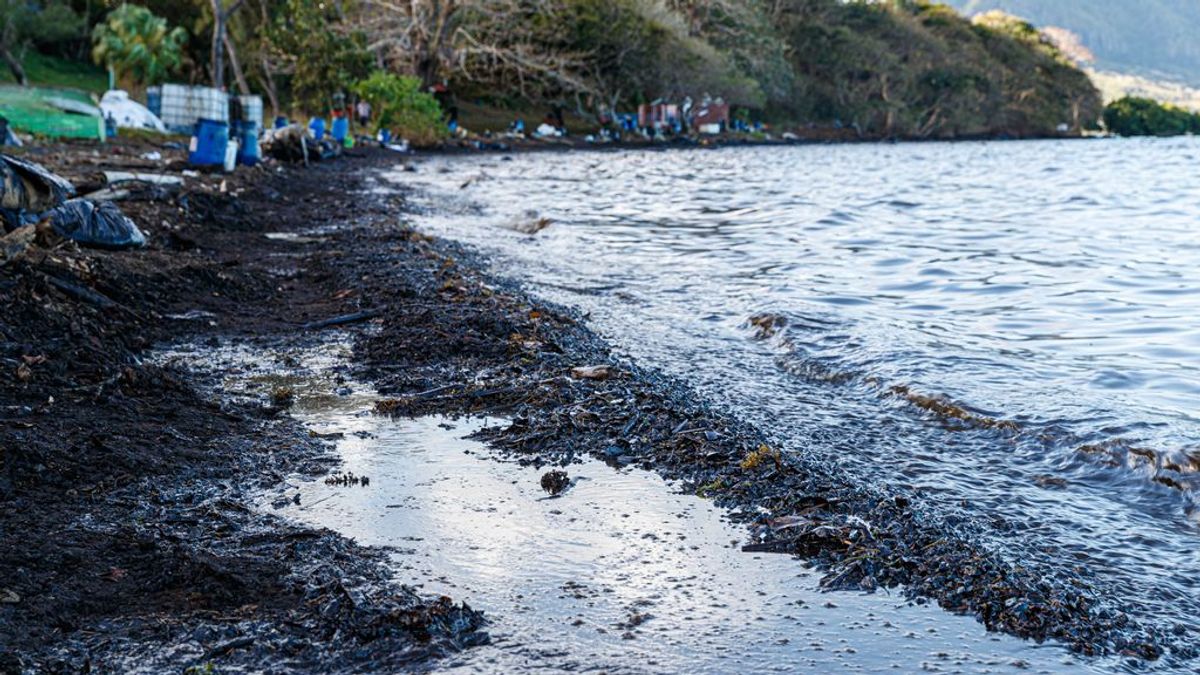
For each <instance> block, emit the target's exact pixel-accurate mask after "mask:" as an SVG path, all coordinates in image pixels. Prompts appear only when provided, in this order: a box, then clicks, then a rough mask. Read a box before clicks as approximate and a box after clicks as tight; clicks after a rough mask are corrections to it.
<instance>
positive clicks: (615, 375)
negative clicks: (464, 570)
mask: <svg viewBox="0 0 1200 675" xmlns="http://www.w3.org/2000/svg"><path fill="white" fill-rule="evenodd" d="M409 239H410V243H409V246H410V247H412V248H413V249H415V250H417V251H420V255H421V256H422V257H424V258H432V259H433V260H434V261H435V264H431V265H430V266H429V269H430V273H431V274H433V275H435V277H436V278H437V280H438V281H437V283H436V284H432V285H428V286H425V287H421V288H416V289H412V291H411V292H413V293H414V294H416V295H418V296H428V295H429V294H430V293H431V292H436V293H438V294H440V295H441V296H442V297H443V298H444V299H449V300H450V303H444V302H443V303H434V304H428V305H425V306H418V307H416V308H412V309H409V308H405V307H400V308H398V311H389V312H387V313H386V314H385V315H384V318H383V320H382V328H381V330H380V331H379V332H378V333H376V334H373V335H372V336H370V337H367V338H363V339H361V340H360V343H359V344H360V347H359V349H360V353H361V357H360V358H359V361H360V362H361V363H362V364H363V371H362V375H361V376H363V377H369V378H372V379H373V380H375V382H376V386H377V388H378V389H379V390H380V391H381V392H384V393H385V394H387V395H389V398H387V399H385V400H383V401H381V402H380V403H379V405H378V406H377V411H378V412H380V413H382V414H392V415H400V416H410V415H422V414H429V413H433V412H440V413H445V412H447V411H451V412H458V413H473V414H481V413H482V414H503V415H504V416H506V417H509V418H511V419H513V420H514V421H513V424H512V425H511V426H510V427H508V428H505V429H502V430H496V429H491V430H485V431H484V432H482V433H481V437H482V438H483V439H484V440H487V441H488V442H490V443H491V444H492V445H493V446H494V447H497V448H499V449H502V450H505V451H508V452H511V453H512V454H513V455H515V456H517V457H519V458H520V459H521V460H522V461H524V462H528V463H532V464H536V465H539V466H541V465H547V466H550V465H560V466H569V465H570V463H571V462H572V461H573V460H574V459H576V458H578V457H580V456H582V455H585V454H586V455H591V456H593V457H597V458H600V459H604V460H606V461H609V462H610V463H613V464H615V465H618V466H620V465H628V464H636V465H638V466H640V467H642V468H645V469H647V470H652V471H656V472H658V473H659V474H660V475H663V476H664V477H666V478H668V479H672V480H678V481H680V482H682V483H683V484H684V485H685V486H686V489H689V490H690V491H693V492H695V493H696V494H698V495H701V496H704V497H707V498H711V499H713V500H714V501H715V502H716V503H717V504H718V505H720V506H723V507H725V508H728V509H730V510H731V511H732V512H733V513H734V515H735V517H736V518H737V519H739V520H741V521H743V522H745V523H746V524H747V525H748V526H749V527H750V528H751V530H752V531H753V532H754V534H755V537H754V540H753V541H752V542H751V543H750V544H749V545H747V547H746V550H748V551H756V552H762V551H772V552H780V553H789V554H796V555H799V556H801V557H803V558H806V559H808V560H809V561H810V562H812V563H814V564H815V565H817V566H818V567H819V568H821V569H823V570H825V571H826V572H827V576H826V577H825V585H826V587H828V588H830V589H854V590H868V591H869V590H874V589H877V588H881V587H888V588H890V587H901V588H903V592H904V593H906V594H907V595H909V596H910V597H911V598H913V599H914V600H915V601H917V602H923V601H926V600H934V601H936V602H938V604H940V605H941V606H942V607H944V608H945V609H947V610H950V611H953V612H957V613H963V614H968V615H972V616H975V617H976V618H977V619H979V620H980V621H981V622H982V623H984V624H985V625H986V626H987V627H988V629H990V630H997V631H1003V632H1007V633H1010V634H1013V635H1017V636H1020V637H1024V638H1030V639H1034V640H1037V641H1043V640H1057V641H1061V642H1063V643H1065V644H1067V645H1069V646H1070V647H1071V648H1072V649H1075V650H1077V651H1079V652H1081V653H1084V654H1121V655H1128V656H1134V657H1138V658H1142V659H1157V658H1159V657H1161V656H1162V655H1163V654H1164V653H1165V652H1166V651H1170V652H1172V654H1173V655H1174V656H1177V657H1179V658H1183V659H1189V658H1193V657H1194V656H1195V652H1194V649H1193V648H1192V647H1191V646H1190V645H1189V643H1188V640H1187V639H1186V634H1187V632H1188V630H1189V629H1188V628H1187V627H1184V626H1166V627H1162V626H1146V625H1138V624H1137V623H1136V622H1135V621H1134V620H1132V619H1131V618H1130V617H1129V616H1128V615H1127V614H1125V613H1124V612H1123V611H1121V609H1120V607H1119V604H1118V600H1117V599H1115V598H1112V597H1108V596H1107V595H1106V593H1105V591H1104V590H1097V589H1096V588H1095V587H1094V586H1093V585H1092V584H1091V583H1090V581H1089V580H1088V579H1086V578H1084V577H1081V576H1080V574H1079V573H1078V572H1076V571H1073V570H1066V569H1053V570H1052V569H1034V568H1031V567H1028V566H1025V565H1023V564H1021V563H1020V562H1019V561H1018V562H1014V561H1008V560H1005V558H1004V556H1003V555H1002V554H1001V553H999V552H996V551H993V550H989V549H988V548H987V547H986V546H985V545H983V544H980V543H978V542H979V540H981V539H982V537H978V536H977V529H976V527H975V526H974V524H973V523H970V522H967V521H965V520H964V519H963V518H961V517H959V516H957V515H951V516H948V517H943V516H942V515H941V514H938V513H936V512H934V511H932V510H927V509H925V508H924V506H923V505H922V504H921V502H920V499H919V497H917V496H915V495H912V494H909V493H907V492H904V491H902V490H893V489H890V488H880V487H877V486H868V485H861V484H857V483H856V482H855V481H853V480H852V479H851V478H850V477H849V476H845V475H842V474H841V473H840V472H839V471H838V470H837V469H834V468H832V467H830V466H828V465H826V464H825V463H823V462H822V461H821V459H820V458H818V457H813V456H810V455H807V454H805V453H803V452H801V451H798V450H796V451H789V449H787V448H778V447H773V446H772V445H771V444H770V441H769V440H768V439H767V438H766V437H765V436H764V435H763V434H762V433H761V432H760V430H758V429H755V428H752V427H750V426H748V425H746V424H744V423H742V422H741V421H740V420H738V419H736V418H735V417H732V416H730V415H728V414H727V413H725V412H724V411H719V410H714V409H712V408H711V407H709V406H708V405H707V403H706V402H705V401H703V400H702V398H700V397H698V396H696V395H695V394H694V392H692V391H690V390H689V389H688V388H687V387H686V386H685V385H682V384H681V383H680V382H678V381H675V380H673V379H671V378H669V377H664V376H662V375H661V374H659V373H657V372H655V371H654V370H653V369H651V368H644V367H641V366H639V365H638V364H633V363H628V362H624V361H622V360H621V359H620V358H619V357H617V356H615V355H614V354H613V353H612V351H611V349H610V348H609V346H608V345H607V344H605V343H604V341H603V340H602V339H601V338H599V337H597V336H596V335H595V334H594V333H592V332H591V331H590V330H588V328H587V327H586V326H585V325H583V323H582V322H581V319H580V317H578V316H577V315H576V314H575V313H573V312H572V311H571V310H570V309H569V308H561V307H553V306H548V305H546V304H545V303H540V302H538V301H536V300H531V299H530V298H528V297H527V296H525V295H524V294H522V292H521V291H520V290H519V288H517V287H516V286H515V285H514V284H512V283H510V282H508V281H506V280H504V279H496V278H492V277H490V276H489V275H487V274H484V273H481V272H480V269H482V268H483V265H482V264H481V262H480V261H479V260H477V259H476V258H475V254H474V253H473V252H472V251H471V250H469V249H466V248H464V247H462V246H458V245H456V244H454V243H453V242H446V241H441V240H432V239H429V238H428V237H426V236H424V235H421V234H419V233H414V234H412V235H410V237H409ZM429 324H433V325H463V326H468V327H469V328H470V329H471V332H470V333H469V336H468V337H466V338H462V339H457V340H455V341H454V342H451V343H449V344H447V343H441V342H438V341H435V340H429V341H428V342H427V343H426V344H424V345H423V347H422V348H421V349H418V350H416V351H413V352H410V351H408V350H406V349H403V348H398V347H397V345H412V344H414V342H419V341H420V340H421V339H422V336H421V335H420V334H419V333H418V332H417V330H416V329H414V328H413V327H414V326H423V325H429ZM425 358H428V359H430V361H429V362H428V363H426V362H423V361H422V359H425ZM405 359H407V360H408V361H407V363H408V365H406V366H405V367H403V368H401V369H399V370H398V371H397V370H396V369H394V368H392V367H391V366H390V365H389V364H393V363H396V362H398V361H402V360H405ZM447 365H450V366H452V369H447ZM597 366H601V367H605V368H606V370H607V375H606V376H603V377H591V376H588V375H585V374H582V373H581V372H580V371H577V369H579V368H581V367H582V368H585V369H588V370H594V369H595V367H597Z"/></svg>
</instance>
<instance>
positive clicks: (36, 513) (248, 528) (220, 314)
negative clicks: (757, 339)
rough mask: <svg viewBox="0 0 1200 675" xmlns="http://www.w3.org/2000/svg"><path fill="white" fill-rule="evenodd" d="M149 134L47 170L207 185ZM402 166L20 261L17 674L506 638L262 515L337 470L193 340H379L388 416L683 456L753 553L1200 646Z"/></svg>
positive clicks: (1122, 640) (412, 662)
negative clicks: (501, 235) (399, 179)
mask: <svg viewBox="0 0 1200 675" xmlns="http://www.w3.org/2000/svg"><path fill="white" fill-rule="evenodd" d="M144 149H145V148H141V147H139V146H138V145H137V144H117V145H111V146H106V147H103V148H95V147H92V146H85V145H68V146H57V147H54V148H50V149H47V150H44V151H37V150H34V151H30V152H28V153H26V157H27V158H29V159H31V160H33V161H37V162H41V163H43V164H44V165H45V166H46V167H47V168H49V169H51V170H54V171H56V172H59V173H60V174H61V175H63V176H64V177H66V178H68V179H69V180H71V181H72V182H74V183H75V184H76V185H85V184H89V183H94V182H95V180H96V178H95V174H96V172H97V171H99V170H101V169H106V168H108V169H112V168H119V169H123V170H129V169H136V170H143V171H157V172H165V173H174V174H179V175H182V171H183V170H184V166H183V161H182V153H181V152H178V151H166V152H164V154H165V155H166V157H165V158H162V159H156V160H149V159H142V158H141V156H140V154H139V153H140V152H141V150H144ZM396 161H397V156H396V155H395V154H393V153H388V152H384V151H379V152H376V151H368V150H360V151H355V152H353V153H349V154H347V155H346V156H344V157H342V158H340V159H338V160H335V161H332V162H328V163H324V164H319V165H315V166H313V167H311V168H304V167H298V166H286V165H279V164H269V165H266V166H262V167H259V168H256V169H254V170H242V171H241V172H240V173H238V174H236V175H234V176H229V177H226V176H220V175H211V176H210V175H199V176H187V177H186V178H185V181H184V184H183V187H182V189H180V190H179V191H176V192H173V193H169V194H163V193H158V192H154V191H151V192H149V193H146V194H141V195H135V196H133V197H132V198H131V199H129V200H126V201H123V202H122V203H121V206H122V209H123V210H124V211H125V212H126V213H127V214H128V215H130V216H131V217H132V218H133V219H134V220H135V221H136V222H137V224H138V225H139V227H141V228H142V229H143V230H144V231H145V232H146V234H147V236H148V239H149V241H150V244H149V246H148V247H147V248H146V249H142V250H136V251H125V252H107V251H96V250H86V249H80V248H78V247H77V246H76V245H74V244H72V243H69V242H64V241H61V240H55V239H54V238H53V237H51V236H42V237H41V239H40V240H39V241H38V242H36V244H35V245H34V246H33V247H31V248H30V249H29V250H28V251H26V252H25V253H24V254H23V255H22V257H21V258H20V259H18V260H13V261H11V262H8V263H6V264H5V265H4V266H3V267H0V306H3V307H4V311H3V314H0V524H2V527H0V672H43V671H50V672H56V671H64V672H74V671H83V670H93V671H95V670H99V671H127V670H133V669H138V668H141V669H145V670H163V669H174V670H182V669H184V668H189V667H195V668H198V669H203V668H207V667H209V666H212V667H215V668H218V669H219V668H222V667H238V666H242V667H250V668H263V667H268V666H269V667H271V668H274V669H278V670H283V671H289V670H291V671H311V670H321V671H380V670H385V671H386V670H392V671H394V670H398V669H401V668H412V667H416V666H417V664H421V663H429V662H430V660H431V659H436V658H437V657H438V656H439V655H442V654H445V653H447V652H448V651H451V650H456V649H462V648H468V647H470V646H471V645H473V644H478V643H479V642H482V641H486V640H487V639H488V637H487V633H486V623H485V619H484V617H483V616H482V615H480V614H479V613H477V612H475V611H474V610H472V609H471V608H470V607H469V605H467V604H464V601H465V602H466V603H469V602H471V598H469V597H463V598H437V597H427V596H425V595H422V594H421V593H419V592H418V591H417V590H415V589H413V588H409V587H406V586H404V585H402V584H399V583H397V582H396V581H395V580H394V579H393V578H392V575H391V573H390V572H389V570H388V568H387V566H386V564H385V555H384V552H381V551H377V550H372V549H369V548H365V547H362V546H358V545H356V544H354V543H352V542H350V541H348V540H346V539H344V538H342V537H340V536H338V535H337V534H335V533H332V532H329V531H314V530H309V529H305V528H302V527H300V526H297V525H294V524H289V523H288V521H286V520H285V519H283V518H281V517H280V516H278V515H275V514H269V513H264V512H262V511H261V510H260V509H256V508H255V507H254V505H253V497H252V495H253V494H255V492H256V491H261V490H263V489H269V488H271V487H272V486H275V485H278V484H279V483H280V482H281V481H282V480H283V479H284V477H285V476H287V475H289V474H294V473H300V474H304V475H308V476H313V477H321V476H325V475H328V474H330V473H332V472H334V471H335V470H336V458H335V456H334V454H333V452H332V446H331V444H330V443H328V442H327V441H325V440H323V439H321V438H317V437H312V436H310V435H309V434H308V433H307V432H306V431H305V430H304V429H302V428H301V427H300V425H299V424H297V423H296V422H294V421H293V420H292V419H291V418H289V416H288V415H287V413H286V407H287V400H286V399H287V397H286V395H285V392H279V393H277V394H278V395H264V397H263V399H262V400H261V401H259V402H255V403H251V404H248V403H246V402H244V401H233V400H231V399H226V398H222V397H221V396H219V395H217V396H212V395H209V394H206V393H204V392H206V391H211V389H212V387H211V382H209V383H207V385H208V386H201V385H202V384H205V383H202V382H201V379H202V377H201V376H200V375H198V374H196V373H193V372H190V371H187V370H184V369H182V368H178V367H163V366H159V365H153V363H152V362H150V361H147V360H146V357H147V355H148V354H149V350H150V349H151V347H152V346H154V345H157V344H164V343H169V342H179V341H184V340H188V341H193V342H196V343H199V344H202V345H203V344H206V343H208V344H221V343H222V342H223V341H227V340H230V339H248V338H256V339H257V338H266V339H270V338H272V337H281V336H287V337H288V339H289V340H292V341H293V342H294V341H297V340H299V341H303V340H304V339H305V336H313V338H314V339H315V336H316V335H317V334H318V333H320V332H322V331H331V330H337V331H348V332H350V334H351V335H352V336H353V340H354V353H355V366H354V367H355V372H354V375H355V376H356V377H358V378H360V379H362V380H367V381H371V382H373V383H374V385H375V386H376V387H377V389H378V390H379V391H381V392H383V395H384V397H383V398H382V399H381V400H380V401H379V402H378V403H377V406H376V411H377V413H378V414H382V415H398V416H404V415H422V414H430V413H440V414H447V413H448V414H456V413H468V412H471V413H496V414H503V415H504V416H505V417H506V418H508V419H511V420H512V423H511V425H509V426H507V427H504V428H500V429H491V430H486V431H485V432H484V434H485V438H484V440H486V441H488V442H489V443H490V444H491V445H492V446H493V447H495V448H498V449H500V450H502V451H505V452H507V453H511V454H512V455H514V456H516V457H518V458H519V459H520V460H521V461H522V462H526V463H531V464H536V465H539V466H543V465H544V466H546V467H547V469H548V470H549V469H550V468H554V467H567V468H568V470H569V466H570V465H571V463H572V462H573V461H574V460H576V459H579V458H582V457H585V456H589V455H590V456H594V457H599V458H601V459H603V460H605V461H607V462H609V463H612V464H614V465H617V466H624V465H638V466H642V467H644V468H646V469H648V470H652V471H656V472H658V473H660V474H662V475H663V476H665V477H667V478H671V479H674V480H678V481H681V482H682V484H683V485H685V486H687V489H688V490H690V491H692V492H694V493H696V494H698V495H701V496H703V497H705V498H708V499H711V500H713V501H714V502H715V503H716V504H718V505H720V506H722V507H725V508H727V509H729V510H730V511H731V512H732V513H734V514H735V516H736V517H737V518H738V519H739V520H740V521H742V522H744V523H745V524H746V527H747V534H748V536H747V543H746V545H745V548H746V550H748V551H757V552H778V553H781V554H794V555H798V556H800V557H802V558H805V559H807V560H808V561H810V562H811V563H813V564H815V565H817V566H818V567H820V568H821V569H822V570H824V571H825V572H826V573H827V576H826V577H825V580H824V583H825V585H826V586H827V587H828V588H830V589H857V590H873V589H878V588H885V587H887V588H892V587H894V588H898V589H901V592H903V593H904V594H906V595H908V596H910V597H911V598H913V600H914V601H915V602H928V601H934V602H937V603H938V604H940V605H941V606H942V607H944V608H946V609H947V610H949V611H953V612H959V613H965V614H969V615H973V616H975V617H977V618H978V619H979V620H980V621H981V622H982V623H983V624H984V625H986V626H987V627H988V628H989V629H991V630H997V631H1004V632H1007V633H1011V634H1014V635H1018V636H1021V637H1027V638H1031V639H1035V640H1039V641H1040V640H1057V641H1061V642H1064V643H1066V644H1068V645H1070V646H1071V647H1072V648H1074V649H1075V650H1077V651H1079V652H1082V653H1085V654H1121V655H1127V656H1129V657H1132V658H1136V659H1158V658H1160V657H1162V656H1163V655H1164V654H1168V655H1169V656H1170V658H1172V659H1186V658H1192V657H1194V647H1191V646H1190V645H1189V643H1190V642H1191V640H1190V639H1189V636H1188V635H1186V631H1183V632H1180V631H1179V630H1178V629H1177V628H1176V627H1171V626H1147V625H1138V624H1136V623H1135V622H1133V621H1131V620H1130V619H1129V618H1128V617H1127V616H1126V615H1125V614H1124V613H1123V612H1122V611H1121V610H1120V608H1119V607H1116V606H1115V605H1114V602H1113V601H1112V599H1110V598H1107V597H1105V596H1104V595H1103V594H1102V593H1101V592H1098V591H1096V590H1094V589H1093V588H1092V587H1091V585H1090V584H1089V583H1088V581H1087V579H1085V578H1082V577H1081V576H1080V575H1079V574H1077V573H1075V572H1073V571H1071V570H1045V569H1031V568H1027V567H1023V566H1021V565H1017V564H1013V563H1011V562H1009V561H1006V560H1004V559H1003V558H1002V557H1001V556H1000V555H998V554H997V553H996V552H995V551H991V550H989V549H988V548H987V547H986V546H985V545H983V544H981V543H979V541H978V538H977V537H976V535H975V530H974V529H973V528H972V526H971V524H970V523H962V522H954V521H953V520H952V519H948V518H942V517H940V516H939V515H938V514H936V513H932V512H929V511H928V510H926V509H925V508H924V506H923V505H922V504H921V503H920V501H919V499H917V498H916V497H914V496H913V495H909V494H905V493H903V492H898V491H893V490H890V489H888V488H885V487H882V486H868V485H860V484H854V483H853V482H851V481H848V480H847V479H845V478H844V477H843V476H842V475H841V474H839V473H838V472H837V471H836V470H835V469H832V468H830V467H827V466H823V465H821V463H820V462H819V461H817V460H816V459H813V458H810V457H807V456H805V455H803V454H800V453H793V452H789V451H788V449H787V448H778V447H772V446H771V445H770V444H769V443H768V442H767V441H766V439H765V437H764V436H763V435H762V434H761V433H759V431H758V430H756V429H753V428H750V427H748V426H747V425H745V424H743V423H741V422H740V421H738V420H737V419H734V418H732V417H730V416H729V415H727V414H725V413H723V412H722V411H719V410H714V409H712V408H711V407H709V406H707V405H706V404H705V403H704V402H703V401H701V400H698V398H697V397H696V396H695V395H693V394H692V392H690V391H689V390H688V389H687V388H686V387H685V386H683V385H681V384H680V383H678V382H675V381H672V380H670V379H668V378H664V377H662V376H660V375H659V374H657V373H655V372H654V371H653V370H652V369H649V368H646V367H643V366H642V365H639V364H634V363H628V362H626V361H624V360H622V359H619V358H617V357H616V356H614V354H613V353H612V352H611V351H610V350H609V348H608V347H607V346H606V345H605V344H604V343H603V341H602V340H600V339H599V338H597V337H596V336H595V335H594V334H593V333H592V332H590V331H589V330H588V329H587V327H586V326H585V325H584V324H583V323H582V322H581V319H580V317H578V316H576V315H575V314H574V313H573V312H572V311H571V310H570V309H568V308H559V307H553V306H546V305H545V304H544V303H540V302H538V301H536V300H534V299H531V298H529V297H527V296H526V295H524V294H523V293H522V292H521V291H520V289H519V288H517V287H516V286H514V285H513V284H511V283H510V282H508V281H505V280H502V279H494V278H490V277H488V276H487V275H485V274H483V273H482V272H481V271H480V269H481V267H482V266H481V265H479V264H478V262H477V261H476V260H475V259H474V254H473V253H472V252H471V251H469V250H465V249H463V248H462V247H459V246H457V245H455V244H454V243H453V242H448V241H442V240H435V239H431V238H429V237H427V236H426V235H423V234H421V233H420V232H418V231H415V230H413V229H412V228H411V227H410V226H409V225H408V224H406V213H407V212H408V210H407V206H406V204H405V201H404V197H403V195H402V194H395V193H391V192H386V191H378V192H377V191H372V190H370V189H369V188H370V185H369V182H368V181H369V180H370V176H371V175H372V172H373V171H374V170H375V169H376V168H378V167H384V166H392V165H394V163H395V162H396ZM464 161H468V160H464ZM798 564H799V563H798Z"/></svg>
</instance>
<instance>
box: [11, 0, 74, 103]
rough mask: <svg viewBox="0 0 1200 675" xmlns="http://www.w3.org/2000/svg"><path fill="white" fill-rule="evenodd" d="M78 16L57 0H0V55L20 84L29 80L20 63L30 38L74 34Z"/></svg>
mask: <svg viewBox="0 0 1200 675" xmlns="http://www.w3.org/2000/svg"><path fill="white" fill-rule="evenodd" d="M81 25H82V19H80V17H79V16H78V15H77V14H75V12H74V11H73V10H72V9H71V7H70V6H69V5H67V4H66V3H65V2H60V1H59V0H0V59H3V60H4V63H5V64H6V65H7V66H8V69H9V70H10V71H12V74H13V77H14V78H15V79H16V80H17V82H19V83H20V84H22V85H27V84H29V79H28V78H27V77H26V75H25V69H24V68H23V67H22V66H21V61H22V59H23V57H24V55H25V54H24V52H25V49H26V48H27V47H28V46H29V44H30V43H31V42H35V41H36V42H54V41H58V40H64V39H68V38H71V37H74V36H75V34H76V33H77V32H78V31H79V29H80V26H81Z"/></svg>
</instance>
